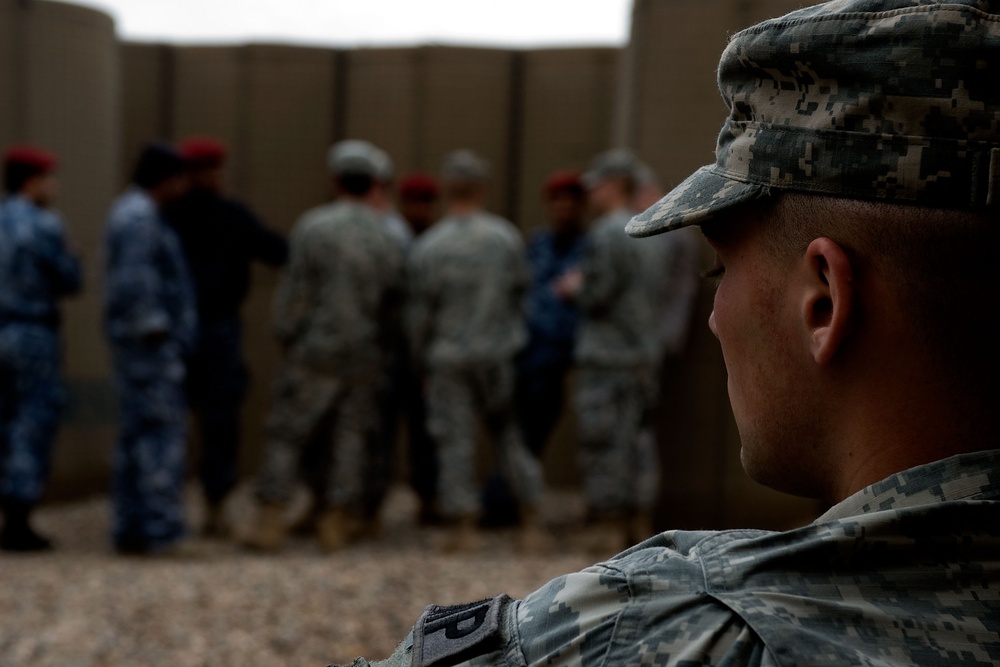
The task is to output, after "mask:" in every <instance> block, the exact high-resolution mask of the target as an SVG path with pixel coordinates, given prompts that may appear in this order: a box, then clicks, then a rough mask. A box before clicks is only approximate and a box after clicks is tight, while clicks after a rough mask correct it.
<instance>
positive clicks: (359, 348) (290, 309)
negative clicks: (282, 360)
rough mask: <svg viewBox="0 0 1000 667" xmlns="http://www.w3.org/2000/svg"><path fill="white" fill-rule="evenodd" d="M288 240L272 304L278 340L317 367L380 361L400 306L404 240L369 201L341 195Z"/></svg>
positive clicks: (308, 216)
mask: <svg viewBox="0 0 1000 667" xmlns="http://www.w3.org/2000/svg"><path fill="white" fill-rule="evenodd" d="M290 246H291V247H290V258H289V264H288V268H287V270H286V273H285V275H284V276H283V278H282V280H281V283H280V284H279V285H278V290H277V293H276V294H275V299H274V306H273V309H272V310H273V313H272V314H273V321H274V330H275V334H276V335H277V337H278V340H280V341H281V342H282V343H283V344H284V345H285V346H286V347H287V348H289V349H290V350H294V353H293V356H296V357H297V358H298V359H300V360H301V361H302V362H303V363H305V364H307V365H309V366H310V367H311V368H313V369H316V370H324V371H326V372H330V373H340V374H343V373H346V372H350V371H351V369H355V368H357V369H360V370H363V371H368V370H369V369H371V368H373V367H380V366H381V364H382V363H383V362H384V357H385V354H386V346H387V345H388V344H389V341H390V339H391V337H392V332H391V327H392V325H393V323H394V322H395V321H396V319H397V317H396V314H395V311H396V310H398V307H399V299H398V294H399V289H400V278H401V271H402V262H403V250H402V249H401V248H400V246H399V243H398V242H397V241H396V240H395V239H394V238H393V237H392V236H391V235H390V234H389V232H388V231H387V230H386V228H385V226H384V224H382V222H381V221H380V220H379V218H378V216H377V214H376V213H375V212H374V211H373V210H372V209H371V208H369V207H368V206H366V205H365V204H363V203H361V202H352V201H339V202H335V203H333V204H327V205H325V206H320V207H318V208H315V209H312V210H311V211H308V212H306V213H305V214H304V215H303V216H302V217H301V218H300V219H299V220H298V222H296V224H295V228H294V229H293V230H292V236H291V239H290Z"/></svg>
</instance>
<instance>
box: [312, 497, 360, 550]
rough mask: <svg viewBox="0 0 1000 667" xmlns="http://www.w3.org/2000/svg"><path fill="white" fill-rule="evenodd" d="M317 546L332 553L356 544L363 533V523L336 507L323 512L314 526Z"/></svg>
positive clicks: (358, 518) (357, 517)
mask: <svg viewBox="0 0 1000 667" xmlns="http://www.w3.org/2000/svg"><path fill="white" fill-rule="evenodd" d="M316 528H317V531H316V532H317V536H318V537H319V546H320V548H321V549H323V551H325V552H327V553H332V552H334V551H338V550H340V549H343V548H344V547H346V546H347V545H349V544H351V543H352V542H357V541H358V539H359V538H360V537H361V536H362V535H363V534H364V532H365V521H364V519H362V518H361V517H359V516H357V515H354V514H351V513H350V512H348V511H347V510H344V509H342V508H339V507H336V508H334V509H331V510H327V511H326V512H323V514H322V515H320V517H319V521H318V522H317V524H316Z"/></svg>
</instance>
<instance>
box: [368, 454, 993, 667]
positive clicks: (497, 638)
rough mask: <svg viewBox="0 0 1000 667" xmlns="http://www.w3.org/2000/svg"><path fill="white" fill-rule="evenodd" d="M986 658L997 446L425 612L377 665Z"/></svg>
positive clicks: (970, 661) (948, 661) (669, 536)
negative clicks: (770, 524)
mask: <svg viewBox="0 0 1000 667" xmlns="http://www.w3.org/2000/svg"><path fill="white" fill-rule="evenodd" d="M449 655H450V656H453V657H451V658H449V657H447V656H449ZM359 660H360V659H359ZM998 660H1000V450H993V451H985V452H977V453H972V454H963V455H959V456H954V457H951V458H948V459H944V460H941V461H937V462H934V463H930V464H927V465H923V466H918V467H916V468H911V469H909V470H905V471H903V472H900V473H897V474H895V475H892V476H891V477H888V478H887V479H885V480H882V481H880V482H878V483H876V484H873V485H872V486H869V487H867V488H865V489H862V490H861V491H859V492H858V493H856V494H854V495H853V496H851V497H849V498H847V499H846V500H844V501H842V502H841V503H839V504H837V505H836V506H834V507H833V508H832V509H830V510H829V511H828V512H827V513H826V514H824V515H823V516H821V517H820V518H819V519H817V520H816V521H815V522H813V523H811V524H809V525H808V526H805V527H803V528H799V529H796V530H791V531H787V532H781V533H775V532H766V531H757V530H728V531H721V532H707V531H705V532H702V531H699V532H687V531H675V532H668V533H663V534H661V535H658V536H656V537H653V538H651V539H649V540H647V541H645V542H643V543H641V544H639V545H637V546H635V547H633V548H631V549H629V550H628V551H625V552H623V553H622V554H619V555H618V556H616V557H615V558H613V559H611V560H609V561H607V562H605V563H601V564H599V565H595V566H593V567H591V568H588V569H586V570H583V571H582V572H579V573H576V574H571V575H567V576H564V577H560V578H558V579H555V580H553V581H552V582H550V583H548V584H547V585H545V586H543V587H542V588H541V589H539V590H538V591H536V592H534V593H532V594H530V595H529V596H527V597H526V598H524V599H523V600H520V601H511V600H510V599H509V598H506V597H500V598H495V599H494V600H487V601H484V602H481V603H476V604H473V605H467V606H465V607H464V608H458V607H446V608H442V607H429V608H428V609H427V611H426V612H425V613H424V615H423V616H422V617H421V619H420V620H419V621H418V623H417V625H416V627H415V628H414V631H413V633H411V635H410V636H409V637H408V638H407V640H406V641H404V642H403V643H402V644H401V645H400V646H399V648H398V649H397V650H396V652H395V653H394V654H393V656H392V657H391V658H390V659H389V661H387V662H388V663H389V664H392V665H409V664H411V663H412V664H413V665H415V666H416V667H429V666H430V665H436V666H437V667H448V666H449V665H454V664H468V665H507V666H511V667H514V666H524V665H578V666H582V667H598V666H602V665H603V666H607V667H611V666H616V667H617V666H620V665H708V666H714V665H750V666H758V665H765V666H769V667H770V666H776V665H836V666H838V667H840V666H845V665H883V666H890V665H995V664H997V662H998ZM363 664H364V661H363V660H360V661H356V662H355V665H363Z"/></svg>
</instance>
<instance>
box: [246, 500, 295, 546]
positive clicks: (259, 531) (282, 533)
mask: <svg viewBox="0 0 1000 667" xmlns="http://www.w3.org/2000/svg"><path fill="white" fill-rule="evenodd" d="M287 535H288V526H286V525H285V507H284V505H273V504H262V505H260V506H258V508H257V522H256V523H255V524H254V526H253V529H252V530H251V531H250V534H249V535H247V536H246V538H245V539H244V540H243V545H244V546H245V547H248V548H250V549H256V550H258V551H280V550H281V548H282V547H283V546H285V538H286V537H287Z"/></svg>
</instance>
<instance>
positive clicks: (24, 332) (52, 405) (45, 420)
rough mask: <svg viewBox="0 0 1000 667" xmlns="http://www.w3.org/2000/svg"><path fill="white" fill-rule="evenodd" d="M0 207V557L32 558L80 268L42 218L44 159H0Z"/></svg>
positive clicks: (50, 175) (44, 542)
mask: <svg viewBox="0 0 1000 667" xmlns="http://www.w3.org/2000/svg"><path fill="white" fill-rule="evenodd" d="M3 167H4V198H3V200H2V201H0V510H2V511H3V516H4V523H3V527H2V528H0V549H4V550H7V551H39V550H43V549H48V548H50V547H51V543H50V541H49V540H48V539H47V538H45V537H42V536H41V535H39V534H38V533H36V532H35V531H34V529H33V528H32V526H31V522H30V515H31V511H32V510H33V509H34V507H35V506H36V505H37V504H38V501H39V500H40V499H41V497H42V493H43V492H44V491H45V483H46V479H47V477H48V473H49V465H50V462H51V458H52V446H53V443H54V441H55V436H56V428H57V426H58V424H59V412H60V409H61V407H62V387H61V384H60V378H59V366H60V363H59V359H60V353H59V308H58V303H57V302H58V300H59V299H60V298H61V297H64V296H67V295H69V294H73V293H75V292H77V291H78V290H79V289H80V262H79V260H78V259H77V258H76V256H75V255H73V254H72V253H71V252H70V251H69V250H68V249H67V247H66V240H65V230H64V228H63V222H62V220H61V219H60V218H59V216H58V215H56V214H55V213H53V212H52V211H49V210H47V208H48V206H49V205H50V204H51V203H52V199H53V198H54V197H55V194H56V180H55V174H54V170H55V168H56V159H55V156H53V155H52V154H50V153H48V152H46V151H44V150H42V149H39V148H37V147H34V146H28V145H22V146H13V147H11V148H10V149H8V150H7V152H6V154H5V155H4V162H3Z"/></svg>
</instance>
